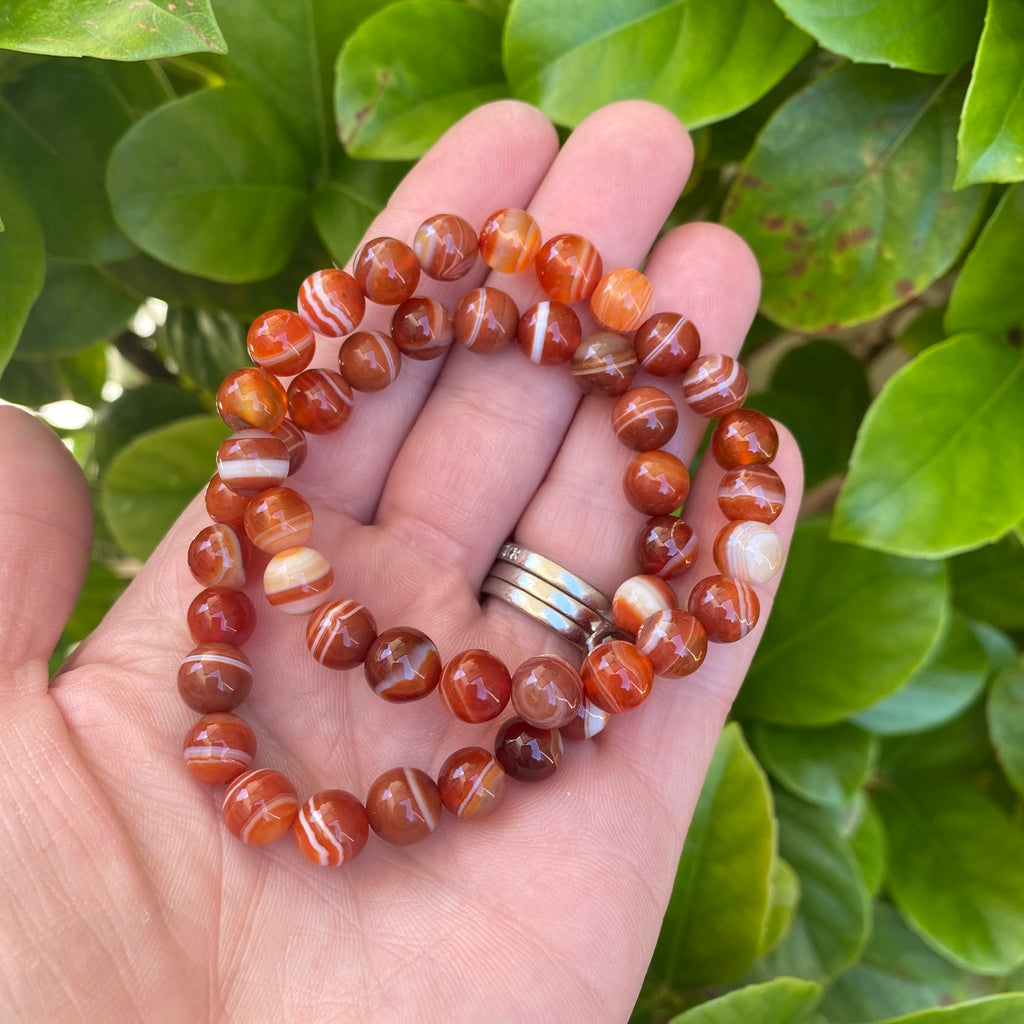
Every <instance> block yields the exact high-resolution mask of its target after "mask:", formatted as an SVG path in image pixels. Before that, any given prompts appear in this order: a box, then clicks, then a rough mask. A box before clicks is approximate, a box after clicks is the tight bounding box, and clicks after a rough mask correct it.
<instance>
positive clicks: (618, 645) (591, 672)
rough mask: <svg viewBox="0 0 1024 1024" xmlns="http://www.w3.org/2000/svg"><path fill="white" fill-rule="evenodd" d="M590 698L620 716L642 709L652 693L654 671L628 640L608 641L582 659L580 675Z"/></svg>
mask: <svg viewBox="0 0 1024 1024" xmlns="http://www.w3.org/2000/svg"><path fill="white" fill-rule="evenodd" d="M580 675H581V676H582V677H583V685H584V686H585V687H586V690H587V696H588V697H589V698H590V700H591V701H592V702H593V703H594V704H596V705H597V706H598V707H599V708H601V709H602V710H604V711H607V712H609V714H613V715H617V714H621V713H622V712H625V711H631V710H632V709H633V708H635V707H639V706H640V705H641V704H642V703H643V702H644V701H645V700H647V698H648V697H649V696H650V694H651V687H652V686H653V685H654V669H653V668H652V667H651V663H650V662H649V661H648V660H647V658H645V657H644V655H642V654H641V653H640V652H639V651H638V650H637V649H636V647H635V645H633V644H631V643H629V641H627V640H606V641H605V642H604V643H603V644H598V645H597V647H595V648H594V649H593V650H592V651H591V652H590V653H589V654H588V655H587V656H586V658H584V659H583V669H582V671H581V672H580Z"/></svg>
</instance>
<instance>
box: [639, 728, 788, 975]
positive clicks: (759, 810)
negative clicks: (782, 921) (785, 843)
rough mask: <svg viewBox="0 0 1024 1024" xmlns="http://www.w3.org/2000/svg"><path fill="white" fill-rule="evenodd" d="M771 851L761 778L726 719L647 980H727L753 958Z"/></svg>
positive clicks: (768, 812)
mask: <svg viewBox="0 0 1024 1024" xmlns="http://www.w3.org/2000/svg"><path fill="white" fill-rule="evenodd" d="M774 854H775V825H774V822H773V820H772V802H771V793H770V791H769V788H768V782H767V779H766V778H765V776H764V773H763V772H762V771H761V768H760V766H759V765H758V763H757V761H756V760H755V759H754V757H753V755H752V754H751V753H750V750H749V749H748V747H747V745H746V743H745V742H744V740H743V734H742V733H741V732H740V729H739V726H738V725H735V724H733V725H730V726H729V727H727V728H726V730H725V732H724V733H723V734H722V738H721V739H720V741H719V744H718V748H717V749H716V751H715V756H714V759H713V760H712V763H711V767H710V769H709V771H708V775H707V778H706V780H705V782H704V788H703V789H702V791H701V795H700V799H699V801H698V803H697V807H696V810H695V811H694V815H693V821H692V823H691V825H690V830H689V832H688V833H687V837H686V845H685V846H684V847H683V855H682V858H681V860H680V862H679V870H678V872H677V874H676V881H675V885H674V886H673V889H672V898H671V900H670V902H669V905H668V910H667V912H666V914H665V919H664V921H663V923H662V927H661V935H660V936H659V939H658V945H657V948H656V949H655V952H654V957H653V959H652V961H651V965H650V967H649V969H648V973H647V981H648V983H649V984H655V985H659V986H660V987H663V988H669V989H674V990H676V991H685V990H687V989H690V988H692V987H694V986H695V985H704V984H712V983H715V982H724V981H731V980H733V979H734V978H737V977H739V976H740V975H741V974H742V973H743V972H744V971H745V970H746V969H747V968H748V967H749V966H750V965H751V963H753V961H754V957H755V956H756V954H757V949H758V944H759V940H760V937H761V928H762V924H763V922H764V920H765V915H766V913H767V910H768V886H769V878H770V874H771V868H772V860H773V857H774Z"/></svg>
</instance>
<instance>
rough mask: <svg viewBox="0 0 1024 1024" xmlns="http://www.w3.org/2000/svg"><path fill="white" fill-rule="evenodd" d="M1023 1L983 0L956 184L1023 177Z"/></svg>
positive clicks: (960, 143) (961, 133)
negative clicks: (985, 6) (984, 12)
mask: <svg viewBox="0 0 1024 1024" xmlns="http://www.w3.org/2000/svg"><path fill="white" fill-rule="evenodd" d="M1022 79H1024V7H1022V6H1021V4H1020V0H988V14H987V15H986V17H985V31H984V32H983V33H982V36H981V44H980V45H979V47H978V56H977V59H976V60H975V62H974V72H973V74H972V76H971V85H970V88H969V89H968V90H967V99H966V101H965V103H964V111H963V116H962V118H961V120H960V135H959V139H958V150H957V173H956V183H957V186H963V185H970V184H971V183H973V182H978V181H1020V180H1021V179H1022V178H1024V93H1022V92H1021V88H1020V83H1021V80H1022Z"/></svg>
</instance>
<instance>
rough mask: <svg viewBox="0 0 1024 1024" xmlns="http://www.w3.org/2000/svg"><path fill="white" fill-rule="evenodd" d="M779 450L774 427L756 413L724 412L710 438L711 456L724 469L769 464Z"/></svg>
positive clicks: (749, 410)
mask: <svg viewBox="0 0 1024 1024" xmlns="http://www.w3.org/2000/svg"><path fill="white" fill-rule="evenodd" d="M778 450H779V434H778V431H776V429H775V424H774V423H772V421H771V420H770V419H769V418H768V417H767V416H765V414H764V413H763V412H758V411H757V410H756V409H734V410H733V411H732V412H727V413H726V414H725V415H724V416H723V417H722V418H721V419H720V420H719V421H718V423H717V425H716V426H715V429H714V431H713V432H712V434H711V454H712V455H713V456H714V457H715V462H717V463H718V464H719V465H720V466H721V467H722V468H723V469H735V468H736V467H737V466H750V465H754V464H755V463H768V462H771V461H772V459H774V458H775V455H776V453H777V452H778Z"/></svg>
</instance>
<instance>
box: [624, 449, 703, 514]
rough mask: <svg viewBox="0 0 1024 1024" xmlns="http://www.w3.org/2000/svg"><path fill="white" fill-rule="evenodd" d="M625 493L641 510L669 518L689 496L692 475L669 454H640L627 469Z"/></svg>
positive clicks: (678, 460)
mask: <svg viewBox="0 0 1024 1024" xmlns="http://www.w3.org/2000/svg"><path fill="white" fill-rule="evenodd" d="M623 490H624V491H625V493H626V498H627V500H628V501H629V503H630V504H631V505H632V506H633V508H635V509H637V510H638V511H640V512H644V513H646V514H647V515H649V516H661V515H668V513H669V512H674V511H675V510H676V509H677V508H679V506H680V505H682V503H683V502H684V501H685V500H686V496H687V494H689V493H690V472H689V470H688V469H687V468H686V464H685V463H684V462H683V461H682V460H681V459H677V458H676V457H675V456H674V455H672V454H670V453H669V452H665V451H661V450H660V449H659V450H656V451H652V452H637V454H636V455H634V456H633V458H632V459H630V461H629V465H628V466H627V467H626V473H625V476H624V477H623Z"/></svg>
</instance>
